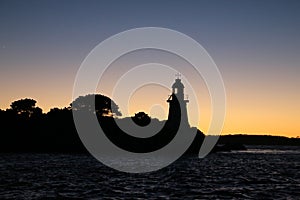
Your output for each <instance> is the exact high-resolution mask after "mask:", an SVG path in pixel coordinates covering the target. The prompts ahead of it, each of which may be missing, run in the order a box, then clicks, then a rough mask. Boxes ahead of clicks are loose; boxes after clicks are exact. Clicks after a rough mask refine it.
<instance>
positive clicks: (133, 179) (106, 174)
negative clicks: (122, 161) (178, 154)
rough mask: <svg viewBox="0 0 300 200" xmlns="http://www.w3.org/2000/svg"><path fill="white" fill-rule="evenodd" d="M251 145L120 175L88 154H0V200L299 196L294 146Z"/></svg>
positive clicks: (298, 157)
mask: <svg viewBox="0 0 300 200" xmlns="http://www.w3.org/2000/svg"><path fill="white" fill-rule="evenodd" d="M276 148H277V149H276V150H274V147H264V148H262V147H251V149H250V150H248V151H243V152H231V153H217V154H212V155H209V156H207V157H206V158H204V159H198V158H186V159H184V160H181V161H178V162H176V163H175V164H173V165H171V166H169V167H167V168H165V169H163V170H160V171H157V172H152V173H147V174H126V173H121V172H117V171H115V170H112V169H110V168H108V167H105V166H103V165H102V164H101V163H99V162H98V161H97V160H95V159H94V158H92V157H91V156H88V155H69V154H0V158H1V159H0V199H132V198H135V199H137V198H140V199H145V198H146V199H159V198H161V199H299V197H300V173H299V170H300V149H299V147H293V148H291V147H281V148H279V149H278V147H276Z"/></svg>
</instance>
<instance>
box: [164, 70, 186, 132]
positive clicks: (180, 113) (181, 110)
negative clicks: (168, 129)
mask: <svg viewBox="0 0 300 200" xmlns="http://www.w3.org/2000/svg"><path fill="white" fill-rule="evenodd" d="M180 77H181V75H180V74H179V73H177V74H176V79H175V83H173V85H172V94H171V95H170V96H169V98H168V100H167V102H168V103H169V116H168V121H169V122H174V121H178V120H179V119H180V123H181V124H180V125H181V126H182V127H184V128H188V127H190V125H189V121H188V115H187V103H188V102H189V100H187V99H185V98H184V85H183V83H182V82H181V79H180Z"/></svg>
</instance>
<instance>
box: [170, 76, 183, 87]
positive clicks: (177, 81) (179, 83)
mask: <svg viewBox="0 0 300 200" xmlns="http://www.w3.org/2000/svg"><path fill="white" fill-rule="evenodd" d="M172 88H184V85H183V84H182V82H181V79H179V78H178V79H175V83H174V84H173V85H172Z"/></svg>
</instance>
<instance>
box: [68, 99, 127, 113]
mask: <svg viewBox="0 0 300 200" xmlns="http://www.w3.org/2000/svg"><path fill="white" fill-rule="evenodd" d="M93 102H95V104H94V105H95V108H93V106H92V105H93ZM70 105H71V107H72V109H73V110H74V111H89V112H91V111H95V112H96V114H97V116H101V117H102V116H109V117H112V116H121V115H122V114H121V112H120V111H119V106H118V105H117V104H116V103H115V102H114V101H113V100H111V99H110V98H109V97H107V96H104V95H101V94H88V95H86V96H80V97H78V98H77V99H75V101H73V102H72V103H71V104H70Z"/></svg>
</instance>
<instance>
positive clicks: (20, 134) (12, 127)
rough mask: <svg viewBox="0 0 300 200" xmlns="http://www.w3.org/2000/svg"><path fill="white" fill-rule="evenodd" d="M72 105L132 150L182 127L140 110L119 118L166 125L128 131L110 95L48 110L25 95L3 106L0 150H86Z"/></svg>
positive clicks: (153, 144)
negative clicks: (151, 131)
mask: <svg viewBox="0 0 300 200" xmlns="http://www.w3.org/2000/svg"><path fill="white" fill-rule="evenodd" d="M93 100H95V104H94V105H93ZM93 106H94V108H95V109H93ZM72 108H73V111H74V112H81V111H87V112H91V113H92V112H94V114H96V115H97V117H98V121H99V124H100V125H101V127H102V129H103V130H104V132H105V134H106V136H107V137H108V138H109V139H110V140H111V141H112V142H113V143H115V144H116V145H117V146H119V147H121V148H123V149H126V150H128V151H131V152H150V151H154V150H157V149H159V148H161V147H163V146H165V145H166V144H168V143H169V142H170V141H171V140H172V139H173V138H174V136H175V135H176V133H177V130H178V128H179V127H178V124H179V123H178V122H177V121H173V122H168V121H159V120H157V119H152V118H150V117H149V116H148V115H147V114H146V113H144V112H139V113H137V114H136V115H135V116H133V117H131V118H130V117H127V118H122V119H117V120H119V122H120V123H127V121H128V120H131V119H132V121H134V122H135V123H136V124H137V125H138V126H146V125H148V124H149V123H150V122H153V123H154V125H155V126H160V125H162V124H164V126H163V128H162V129H161V131H160V132H159V133H157V134H156V135H154V136H151V137H148V138H138V137H133V136H131V135H128V134H126V133H124V132H123V131H122V130H121V129H120V128H119V127H118V125H117V124H116V122H115V120H114V119H116V118H115V117H118V116H121V112H120V111H119V107H118V105H117V104H116V103H115V102H114V101H113V100H111V99H110V98H109V97H106V96H104V95H100V94H96V95H94V94H93V95H86V96H80V97H78V98H77V99H76V100H75V101H73V102H72V103H71V104H70V106H69V107H65V108H62V109H60V108H52V109H51V110H50V111H49V112H48V113H43V112H42V109H41V108H39V107H37V106H36V100H34V99H28V98H26V99H20V100H17V101H14V102H12V103H11V106H10V108H8V109H6V110H5V111H4V110H0V122H1V134H0V152H86V150H85V148H84V146H83V144H82V143H81V140H80V138H79V136H78V134H77V131H76V128H75V125H74V122H73V115H72ZM175 120H177V119H175ZM179 120H180V119H179ZM141 134H142V133H141ZM211 137H213V136H211ZM203 139H204V134H203V133H202V132H201V131H199V130H197V134H196V137H195V139H194V141H193V143H192V145H191V147H190V149H189V150H187V152H197V151H198V150H199V148H200V146H201V144H202V141H203ZM219 143H220V144H227V143H242V144H246V145H250V144H259V145H263V144H267V145H300V139H299V138H293V139H292V138H286V137H276V136H245V135H229V136H221V137H220V139H219Z"/></svg>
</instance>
